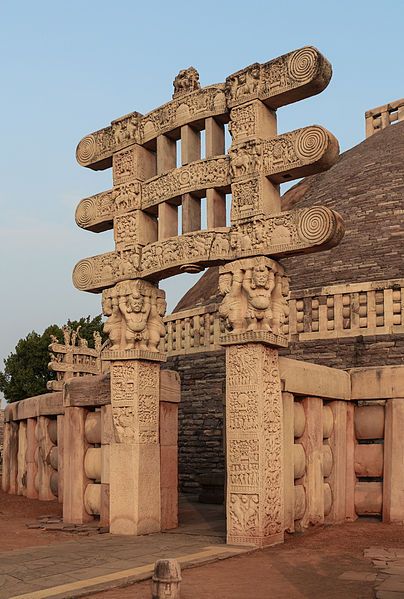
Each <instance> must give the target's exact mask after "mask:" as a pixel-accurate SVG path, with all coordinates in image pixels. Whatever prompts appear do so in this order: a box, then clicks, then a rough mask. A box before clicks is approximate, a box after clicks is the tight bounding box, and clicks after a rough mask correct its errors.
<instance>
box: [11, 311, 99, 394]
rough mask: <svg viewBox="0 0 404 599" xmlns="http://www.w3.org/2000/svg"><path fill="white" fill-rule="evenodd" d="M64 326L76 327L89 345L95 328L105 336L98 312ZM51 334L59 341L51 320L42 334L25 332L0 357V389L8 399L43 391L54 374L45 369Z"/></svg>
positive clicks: (58, 334)
mask: <svg viewBox="0 0 404 599" xmlns="http://www.w3.org/2000/svg"><path fill="white" fill-rule="evenodd" d="M66 326H68V327H70V328H71V329H72V330H76V329H77V328H78V327H80V331H79V332H80V337H83V338H84V339H87V341H88V346H89V347H94V338H93V333H94V332H95V331H98V332H99V333H100V334H101V336H102V340H103V341H104V340H105V335H104V333H103V331H102V328H103V322H102V316H101V314H100V315H99V316H96V317H95V318H93V319H91V317H90V316H87V317H83V318H80V320H68V321H67V323H66ZM51 335H54V336H55V337H56V338H57V339H58V340H59V341H60V342H61V343H63V331H62V327H59V326H58V325H56V324H53V325H51V326H49V327H47V328H46V329H45V330H44V332H43V333H42V335H39V334H38V333H36V332H35V331H32V332H31V333H28V335H27V336H26V337H25V339H20V340H19V341H18V343H17V345H16V346H15V350H14V352H12V353H11V354H10V355H9V356H8V358H6V359H5V360H4V371H3V372H0V391H2V392H3V393H4V397H5V399H6V400H7V401H8V402H9V403H11V402H13V401H19V400H20V399H26V398H27V397H33V396H35V395H41V394H42V393H46V391H47V389H46V383H47V382H48V381H50V380H52V379H54V378H55V373H54V372H52V371H49V370H48V362H49V349H48V346H49V344H50V343H51Z"/></svg>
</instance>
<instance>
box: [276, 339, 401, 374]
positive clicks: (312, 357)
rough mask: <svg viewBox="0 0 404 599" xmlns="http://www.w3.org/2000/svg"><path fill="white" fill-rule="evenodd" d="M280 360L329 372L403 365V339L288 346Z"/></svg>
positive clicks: (293, 343) (334, 341)
mask: <svg viewBox="0 0 404 599" xmlns="http://www.w3.org/2000/svg"><path fill="white" fill-rule="evenodd" d="M279 353H280V354H281V355H283V356H288V357H291V358H294V359H295V360H304V361H305V362H313V363H314V364H322V365H323V366H331V367H332V368H341V369H349V368H364V367H367V366H389V365H402V364H404V335H377V336H376V335H374V336H363V337H362V336H360V335H358V336H357V337H351V338H349V337H347V338H341V339H333V340H330V339H324V340H323V339H317V340H315V341H303V342H302V341H298V342H291V343H290V345H289V347H288V348H287V349H282V350H281V351H280V352H279Z"/></svg>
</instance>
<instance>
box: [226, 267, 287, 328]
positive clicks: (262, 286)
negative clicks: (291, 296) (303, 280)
mask: <svg viewBox="0 0 404 599" xmlns="http://www.w3.org/2000/svg"><path fill="white" fill-rule="evenodd" d="M219 288H220V291H221V293H222V294H223V295H224V298H223V301H222V303H221V305H220V306H219V314H220V315H221V316H222V318H225V319H226V321H227V326H228V328H230V329H231V331H232V333H235V334H237V333H243V332H246V331H271V332H274V333H276V334H279V333H281V332H282V325H283V323H284V321H285V319H286V317H287V295H288V280H287V277H285V276H284V272H283V269H282V267H281V266H280V265H279V264H277V263H276V262H274V261H273V260H270V259H269V258H264V257H257V258H247V259H244V260H236V261H235V262H231V263H230V264H228V265H226V266H222V267H221V270H220V276H219Z"/></svg>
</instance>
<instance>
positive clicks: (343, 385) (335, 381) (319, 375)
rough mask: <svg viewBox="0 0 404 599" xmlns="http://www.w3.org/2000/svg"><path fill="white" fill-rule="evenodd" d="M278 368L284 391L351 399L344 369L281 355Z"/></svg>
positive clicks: (328, 397)
mask: <svg viewBox="0 0 404 599" xmlns="http://www.w3.org/2000/svg"><path fill="white" fill-rule="evenodd" d="M279 369H280V375H281V380H282V381H283V383H284V389H283V390H284V391H288V392H289V393H293V394H295V395H304V396H312V397H322V398H324V399H344V400H347V401H349V400H350V399H351V381H350V377H349V374H348V373H347V372H345V371H344V370H338V369H337V368H329V367H328V366H320V365H319V364H310V363H308V362H302V361H300V360H293V359H291V358H283V357H280V358H279Z"/></svg>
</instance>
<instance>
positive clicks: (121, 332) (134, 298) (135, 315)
mask: <svg viewBox="0 0 404 599" xmlns="http://www.w3.org/2000/svg"><path fill="white" fill-rule="evenodd" d="M165 310H166V303H165V299H164V292H163V291H161V290H159V289H157V288H156V287H155V286H154V285H152V284H151V283H148V282H147V281H141V280H140V279H137V280H134V281H122V282H121V283H118V284H117V285H116V286H115V287H113V288H112V289H106V290H104V291H103V313H104V314H105V316H108V319H107V321H106V323H105V324H104V331H105V333H107V334H108V336H109V339H110V342H111V346H110V349H111V350H129V349H141V350H148V351H153V352H157V351H159V350H158V345H159V343H160V339H161V337H164V335H165V326H164V322H163V318H162V317H163V316H164V314H165Z"/></svg>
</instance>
